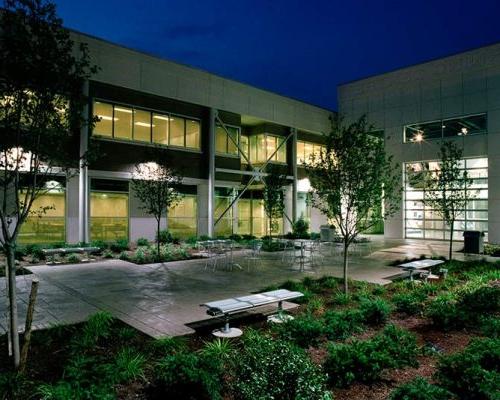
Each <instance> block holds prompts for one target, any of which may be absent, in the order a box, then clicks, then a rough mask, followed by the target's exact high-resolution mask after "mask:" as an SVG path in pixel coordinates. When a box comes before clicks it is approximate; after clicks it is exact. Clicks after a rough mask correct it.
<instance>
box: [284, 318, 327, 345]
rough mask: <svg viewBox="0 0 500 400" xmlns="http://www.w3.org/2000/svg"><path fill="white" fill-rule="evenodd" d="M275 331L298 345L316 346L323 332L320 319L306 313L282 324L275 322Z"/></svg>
mask: <svg viewBox="0 0 500 400" xmlns="http://www.w3.org/2000/svg"><path fill="white" fill-rule="evenodd" d="M275 329H276V331H277V332H278V334H279V337H280V338H282V339H286V340H290V341H292V342H294V343H295V344H297V345H298V346H300V347H304V348H307V347H309V346H316V345H317V344H318V341H319V339H320V337H321V335H322V334H323V331H324V326H323V322H322V321H321V319H318V318H316V317H314V316H313V315H310V314H306V315H303V316H298V317H295V318H294V319H292V320H289V321H287V322H285V323H283V324H276V328H275Z"/></svg>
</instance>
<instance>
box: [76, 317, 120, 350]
mask: <svg viewBox="0 0 500 400" xmlns="http://www.w3.org/2000/svg"><path fill="white" fill-rule="evenodd" d="M112 324H113V316H112V315H111V314H110V313H109V312H107V311H100V312H98V313H95V314H93V315H91V316H90V317H89V319H88V320H87V322H85V324H84V326H83V329H82V332H81V335H78V336H76V337H75V338H74V344H76V345H77V346H78V347H83V348H90V347H92V346H95V345H96V344H97V343H98V341H99V340H100V339H106V338H108V337H109V336H110V334H111V326H112Z"/></svg>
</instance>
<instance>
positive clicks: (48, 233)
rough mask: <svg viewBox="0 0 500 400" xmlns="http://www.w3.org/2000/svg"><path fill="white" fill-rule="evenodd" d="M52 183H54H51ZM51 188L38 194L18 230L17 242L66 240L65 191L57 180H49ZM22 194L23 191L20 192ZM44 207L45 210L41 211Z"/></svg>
mask: <svg viewBox="0 0 500 400" xmlns="http://www.w3.org/2000/svg"><path fill="white" fill-rule="evenodd" d="M53 183H54V184H53ZM47 184H51V185H52V184H53V185H52V186H51V187H53V188H52V189H50V190H48V192H46V193H43V194H41V195H40V196H38V197H37V198H36V199H35V201H34V202H33V205H32V206H31V214H30V215H29V216H28V218H27V219H26V221H25V222H24V224H22V225H21V230H20V232H19V242H20V243H23V244H26V243H54V242H64V241H65V240H66V231H65V226H66V193H65V190H64V187H63V185H62V184H60V183H59V182H55V181H49V182H47ZM20 195H21V196H22V195H23V192H21V193H20ZM43 209H45V212H41V211H42V210H43Z"/></svg>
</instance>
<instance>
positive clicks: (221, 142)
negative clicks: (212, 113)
mask: <svg viewBox="0 0 500 400" xmlns="http://www.w3.org/2000/svg"><path fill="white" fill-rule="evenodd" d="M225 127H226V129H227V133H226V130H225V129H224V128H223V127H222V126H220V125H218V124H217V126H216V127H215V151H216V152H217V153H221V154H234V155H238V154H239V152H238V147H237V146H236V143H238V145H239V137H240V128H238V127H236V126H230V125H226V124H225ZM231 139H232V140H231Z"/></svg>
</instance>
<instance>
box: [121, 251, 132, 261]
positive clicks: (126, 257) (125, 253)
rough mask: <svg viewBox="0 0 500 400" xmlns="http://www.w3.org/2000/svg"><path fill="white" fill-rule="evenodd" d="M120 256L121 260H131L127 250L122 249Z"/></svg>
mask: <svg viewBox="0 0 500 400" xmlns="http://www.w3.org/2000/svg"><path fill="white" fill-rule="evenodd" d="M118 258H119V259H120V260H123V261H130V256H129V255H128V253H127V252H126V251H122V252H121V253H120V255H119V256H118Z"/></svg>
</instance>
